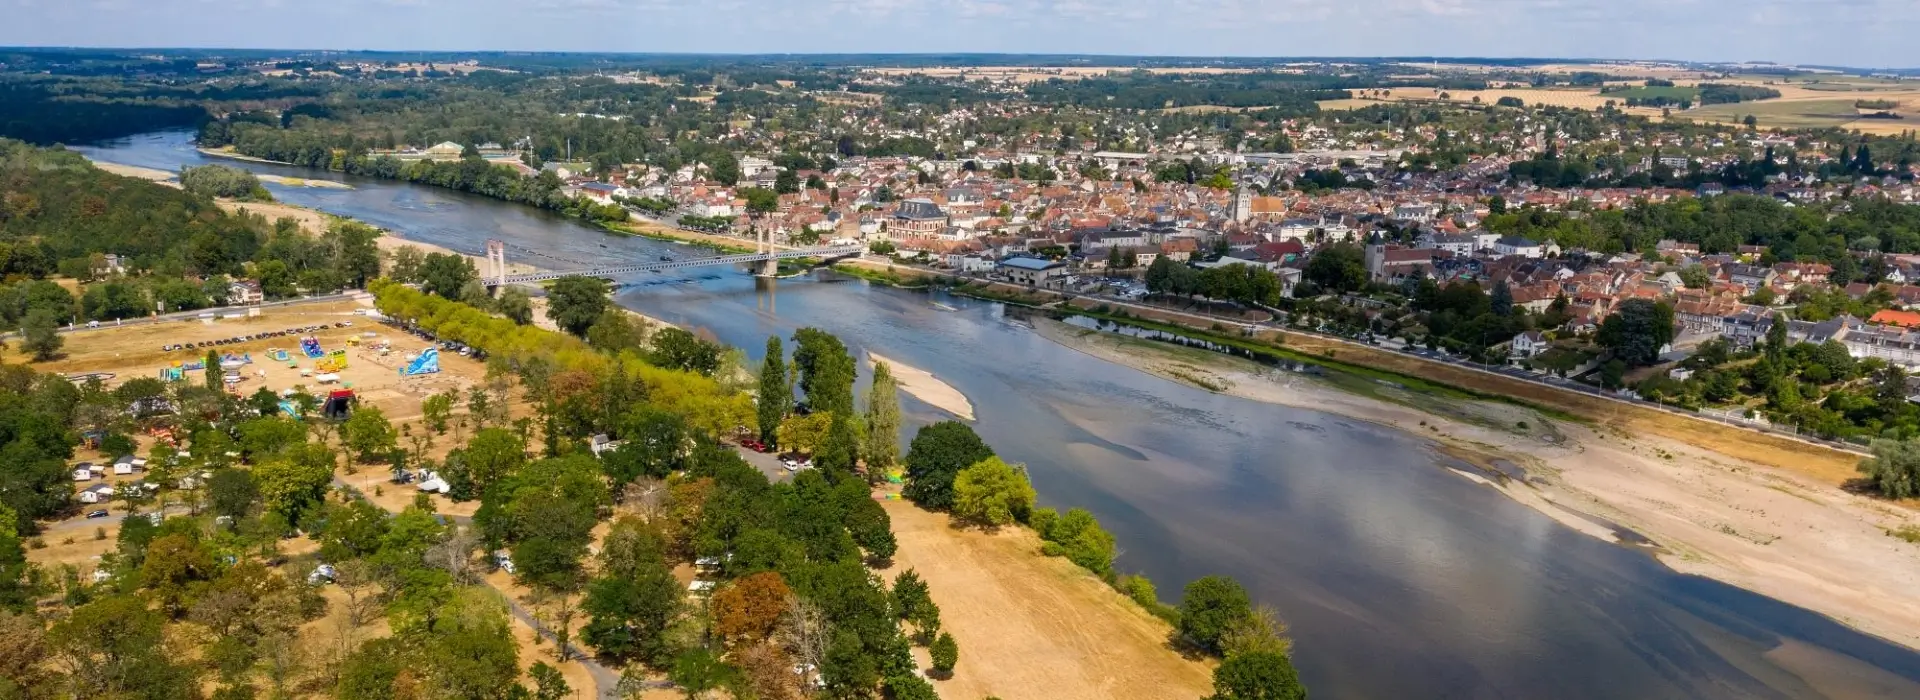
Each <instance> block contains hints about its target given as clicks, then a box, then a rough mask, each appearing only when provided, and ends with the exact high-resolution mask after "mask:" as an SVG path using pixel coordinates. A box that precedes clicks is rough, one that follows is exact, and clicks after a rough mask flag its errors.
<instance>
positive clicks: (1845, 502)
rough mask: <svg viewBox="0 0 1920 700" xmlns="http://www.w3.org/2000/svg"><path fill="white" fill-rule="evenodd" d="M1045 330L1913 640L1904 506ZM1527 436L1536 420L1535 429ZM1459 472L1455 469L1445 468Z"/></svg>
mask: <svg viewBox="0 0 1920 700" xmlns="http://www.w3.org/2000/svg"><path fill="white" fill-rule="evenodd" d="M1036 329H1037V331H1038V332H1039V333H1040V334H1041V335H1042V336H1044V337H1047V338H1050V339H1052V340H1055V341H1057V342H1060V343H1062V344H1063V345H1066V346H1068V347H1071V348H1074V349H1077V350H1080V351H1082V352H1085V353H1087V354H1089V355H1093V356H1095V357H1099V358H1101V359H1105V360H1108V361H1111V362H1116V363H1119V364H1124V365H1127V366H1130V367H1134V368H1136V369H1139V370H1142V371H1145V372H1149V373H1152V374H1155V375H1159V376H1162V377H1165V378H1168V379H1171V380H1174V381H1180V382H1184V383H1189V384H1194V383H1198V382H1196V378H1198V379H1199V380H1200V381H1204V382H1205V384H1206V385H1209V387H1223V388H1221V389H1218V390H1219V391H1221V392H1222V393H1227V394H1232V395H1234V396H1240V397H1243V398H1247V399H1252V400H1255V401H1265V402H1268V403H1274V404H1281V405H1287V406H1296V407H1300V408H1308V409H1312V410H1316V411H1325V412H1328V413H1334V414H1339V415H1343V416H1348V417H1352V418H1357V419H1360V420H1366V421H1370V422H1373V423H1378V424H1381V425H1387V426H1391V427H1395V428H1399V429H1401V430H1405V431H1408V432H1412V433H1418V434H1420V435H1421V436H1423V437H1426V438H1429V439H1432V440H1434V441H1435V443H1436V444H1435V447H1436V451H1438V452H1442V453H1445V454H1447V455H1451V456H1456V457H1464V458H1466V459H1467V460H1468V461H1479V462H1485V461H1486V460H1487V459H1489V458H1497V459H1505V460H1509V461H1511V462H1513V463H1515V464H1518V465H1520V466H1522V467H1524V468H1525V469H1526V470H1527V472H1528V473H1529V474H1530V475H1532V476H1533V477H1534V478H1533V479H1531V480H1530V483H1525V484H1521V483H1516V482H1512V481H1504V482H1503V483H1495V480H1491V479H1486V478H1484V477H1481V476H1480V475H1472V477H1477V478H1475V480H1476V481H1478V482H1481V483H1485V484H1486V485H1487V486H1488V487H1489V488H1497V489H1500V490H1501V491H1502V492H1503V493H1506V494H1507V495H1509V496H1511V497H1513V498H1514V499H1515V500H1518V501H1520V502H1521V503H1524V504H1527V505H1529V506H1531V507H1533V508H1535V509H1537V510H1539V511H1540V512H1542V513H1544V514H1546V515H1548V516H1550V517H1552V518H1554V519H1555V520H1557V521H1559V522H1561V523H1564V524H1566V525H1568V526H1569V527H1573V528H1575V529H1577V530H1580V531H1581V532H1585V533H1588V534H1591V535H1594V536H1596V537H1602V538H1608V539H1611V538H1612V532H1611V531H1610V530H1609V529H1607V528H1605V527H1602V526H1599V525H1597V524H1595V523H1593V522H1591V521H1589V520H1586V519H1584V518H1582V517H1580V516H1578V515H1575V514H1573V513H1570V512H1569V511H1568V509H1571V510H1575V511H1579V512H1582V513H1588V514H1591V515H1594V516H1598V517H1601V518H1604V519H1606V520H1608V521H1611V522H1614V523H1618V524H1619V525H1621V526H1623V527H1626V528H1628V529H1631V530H1633V531H1635V532H1638V533H1639V534H1641V535H1644V536H1646V537H1647V538H1649V539H1651V540H1653V541H1654V542H1655V543H1657V544H1658V545H1659V547H1660V549H1661V550H1664V551H1662V552H1661V553H1660V555H1659V558H1660V560H1661V561H1663V562H1665V563H1666V564H1667V565H1668V566H1671V567H1673V568H1674V569H1675V570H1678V571H1681V572H1684V573H1690V574H1697V575H1701V576H1706V577H1709V578H1713V579H1716V580H1720V581H1724V582H1726V583H1729V584H1732V585H1736V586H1740V587H1742V588H1745V589H1748V590H1751V591H1754V592H1756V593H1760V594H1762V595H1766V596H1768V597H1771V598H1775V599H1777V600H1781V601H1784V602H1787V603H1790V604H1793V605H1797V606H1800V607H1803V608H1806V609H1809V610H1813V611H1816V612H1819V613H1821V614H1824V615H1827V616H1829V617H1832V618H1834V619H1835V620H1838V621H1840V622H1841V623H1843V624H1846V625H1848V626H1851V627H1854V628H1856V629H1859V630H1862V631H1864V632H1867V633H1869V634H1874V635H1877V636H1880V637H1883V638H1886V639H1888V640H1892V641H1894V642H1896V643H1899V644H1902V645H1905V646H1908V647H1914V648H1920V586H1917V585H1915V582H1916V581H1920V545H1914V544H1910V543H1907V542H1904V541H1902V540H1899V539H1897V538H1894V537H1890V536H1888V534H1887V531H1888V530H1891V529H1895V528H1898V527H1901V526H1904V525H1913V524H1916V523H1920V516H1916V514H1915V513H1914V512H1913V511H1911V510H1909V509H1906V508H1902V507H1899V506H1895V505H1891V504H1888V503H1885V502H1881V501H1877V500H1874V499H1871V498H1866V497H1862V496H1856V495H1853V494H1850V493H1847V492H1845V491H1842V490H1840V489H1839V488H1836V487H1834V486H1832V485H1831V484H1827V483H1821V482H1818V481H1816V480H1814V479H1812V478H1809V477H1807V476H1805V475H1801V474H1794V473H1789V472H1786V471H1783V470H1780V469H1774V468H1770V467H1764V466H1760V465H1755V464H1751V463H1748V462H1744V461H1740V460H1735V459H1731V458H1728V457H1726V456H1724V455H1721V454H1718V453H1715V452H1710V451H1706V450H1702V449H1699V448H1696V447H1693V446H1690V445H1686V444H1682V443H1679V442H1676V441H1672V440H1666V439H1661V438H1651V437H1645V436H1629V435H1622V434H1612V433H1610V432H1608V433H1603V432H1597V431H1595V430H1593V429H1590V428H1588V427H1586V426H1584V425H1580V424H1574V423H1566V422H1560V421H1554V422H1553V424H1552V425H1553V427H1554V428H1556V429H1557V430H1558V432H1559V433H1560V435H1561V437H1562V440H1561V441H1560V442H1559V444H1551V443H1548V442H1545V441H1543V440H1541V439H1540V438H1539V437H1536V436H1534V435H1525V434H1520V433H1519V432H1518V431H1511V430H1503V429H1498V428H1492V427H1487V425H1483V424H1481V423H1486V424H1490V425H1515V424H1516V423H1517V422H1518V421H1522V420H1524V421H1529V422H1530V423H1531V424H1532V425H1535V426H1538V425H1541V424H1542V423H1540V422H1539V421H1545V420H1546V419H1544V418H1542V417H1540V416H1539V415H1537V414H1535V413H1533V412H1532V411H1528V410H1526V409H1521V408H1517V407H1510V406H1504V405H1491V404H1475V405H1474V406H1473V407H1472V408H1473V410H1474V411H1476V412H1479V413H1482V414H1484V415H1486V416H1488V417H1490V418H1493V419H1494V420H1488V421H1477V422H1473V423H1469V422H1465V421H1462V420H1454V419H1450V418H1446V417H1441V416H1437V415H1435V414H1432V413H1428V412H1425V411H1421V410H1418V409H1414V408H1411V407H1408V406H1403V405H1400V404H1396V403H1390V402H1387V401H1384V400H1379V399H1374V398H1370V397H1363V396H1359V395H1355V394H1350V393H1347V392H1344V391H1340V390H1337V389H1333V388H1331V387H1329V386H1326V385H1325V384H1323V383H1320V382H1318V381H1315V380H1312V379H1309V378H1305V377H1302V376H1300V375H1293V374H1289V373H1284V372H1276V371H1274V370H1271V369H1269V368H1266V367H1264V366H1262V365H1259V364H1257V363H1254V362H1251V361H1247V360H1241V359H1237V358H1231V357H1226V356H1221V355H1214V354H1211V353H1206V352H1205V351H1200V350H1188V349H1185V348H1176V347H1171V346H1161V345H1156V344H1150V343H1148V342H1146V341H1133V340H1131V339H1122V338H1119V337H1117V336H1113V335H1109V334H1100V333H1094V332H1092V331H1083V330H1082V329H1077V328H1073V327H1070V326H1066V325H1065V324H1060V323H1057V322H1054V321H1050V320H1045V319H1042V320H1040V321H1039V322H1037V325H1036ZM1536 435H1537V433H1536ZM1456 472H1457V473H1460V474H1462V475H1463V476H1466V475H1468V473H1467V472H1465V471H1461V470H1456Z"/></svg>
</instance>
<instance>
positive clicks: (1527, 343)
mask: <svg viewBox="0 0 1920 700" xmlns="http://www.w3.org/2000/svg"><path fill="white" fill-rule="evenodd" d="M1548 347H1551V346H1550V345H1549V344H1548V343H1547V337H1546V336H1544V335H1541V334H1540V331H1527V332H1525V333H1521V334H1520V335H1516V336H1514V337H1513V342H1512V343H1510V344H1508V346H1507V356H1508V357H1511V358H1513V359H1516V360H1530V359H1533V358H1535V357H1539V356H1540V353H1543V352H1546V351H1547V348H1548Z"/></svg>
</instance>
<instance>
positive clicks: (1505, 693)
mask: <svg viewBox="0 0 1920 700" xmlns="http://www.w3.org/2000/svg"><path fill="white" fill-rule="evenodd" d="M90 152H91V153H93V154H94V155H96V156H98V157H100V158H102V159H104V160H111V161H115V162H122V163H127V164H130V165H140V166H145V167H153V168H161V169H167V170H177V169H178V168H179V167H180V166H181V165H183V164H189V165H190V164H197V163H200V162H205V161H206V160H207V159H205V158H204V157H202V156H200V155H199V154H197V153H195V152H193V151H192V150H191V148H189V147H188V146H187V144H186V142H185V138H184V137H183V136H181V135H175V134H168V135H154V136H147V137H140V138H137V139H132V140H129V141H127V142H124V143H121V144H116V145H111V146H107V147H102V148H96V149H90ZM245 167H249V168H254V169H260V170H262V171H270V172H275V173H280V174H287V175H298V176H301V177H315V176H316V174H315V173H313V172H311V171H306V170H303V169H295V168H277V167H271V166H259V165H253V164H247V165H246V166H245ZM332 177H335V178H336V179H343V180H345V181H347V182H349V183H351V184H353V185H354V186H355V189H352V190H323V189H308V188H287V187H280V186H272V185H270V186H269V188H270V189H272V190H273V192H274V194H275V196H276V197H278V198H280V199H281V200H282V201H286V202H289V203H293V204H301V205H307V206H314V207H317V208H320V209H323V210H326V211H329V212H332V213H335V214H340V215H344V216H351V217H355V218H359V219H363V220H366V221H369V222H371V223H374V224H375V225H379V226H381V227H384V228H388V229H390V230H393V231H395V232H397V233H398V234H399V235H401V236H402V237H406V238H411V239H416V240H422V241H426V242H430V243H435V244H438V245H444V246H447V247H449V248H454V249H456V250H462V251H467V252H476V253H477V252H479V251H480V250H481V247H482V245H483V242H484V240H485V239H487V238H500V239H503V240H506V241H507V242H508V243H510V244H513V245H514V246H516V247H517V248H516V250H527V251H537V252H539V253H541V254H544V255H546V256H552V257H553V258H555V259H571V260H600V259H619V258H631V259H648V258H650V257H652V256H655V255H658V254H662V253H663V252H671V253H675V254H678V255H687V254H691V253H690V252H689V250H688V249H686V248H684V247H678V246H672V245H669V244H664V243H659V242H655V241H647V240H642V239H623V238H617V237H612V236H607V235H604V234H601V233H599V232H596V231H594V230H591V229H588V228H585V227H583V226H579V225H576V224H574V223H573V222H570V221H567V220H564V219H561V218H558V217H555V216H552V215H549V214H545V213H542V212H537V211H533V210H531V209H528V208H526V207H521V206H515V205H508V204H504V203H500V202H494V201H490V200H485V199H480V198H477V197H471V196H467V195H462V194H459V193H453V192H448V191H443V190H435V189H430V188H424V187H415V186H411V185H405V184H400V183H392V182H378V181H368V180H361V179H356V178H342V177H340V176H337V175H336V176H332ZM603 246H604V247H603ZM514 255H515V256H516V257H520V258H522V259H523V261H525V262H529V263H532V264H535V265H540V266H543V267H558V266H560V264H559V263H554V262H551V261H542V260H539V259H537V258H534V257H528V256H522V255H521V254H520V253H518V252H516V253H514ZM530 255H531V254H529V256H530ZM631 283H632V286H628V287H625V288H623V289H622V291H621V292H620V293H619V295H618V299H619V301H620V303H622V304H623V305H627V306H630V307H632V308H635V309H638V310H641V311H643V312H645V313H648V314H651V315H654V316H657V317H661V318H664V319H667V320H669V321H672V322H675V323H679V324H682V325H685V326H688V327H698V328H705V329H707V330H709V331H711V332H712V333H714V334H715V336H717V337H718V338H719V339H720V340H722V341H724V342H726V343H729V344H732V345H735V346H738V347H741V348H745V349H746V351H747V352H749V353H750V354H754V355H757V354H758V353H759V352H760V351H761V349H762V347H763V346H764V344H765V341H766V338H767V336H768V335H780V336H782V337H791V336H792V334H793V331H794V330H795V329H797V328H800V327H804V326H817V327H820V328H823V329H826V330H828V331H831V332H833V333H835V334H837V335H839V336H840V337H841V338H842V339H844V340H845V341H846V342H847V344H848V345H849V346H850V347H853V348H854V349H855V351H856V352H861V351H864V350H865V349H869V348H870V349H872V350H873V351H875V352H879V353H881V354H883V355H886V356H888V357H892V358H897V359H898V360H899V361H901V362H904V363H907V364H910V365H913V366H915V367H918V368H921V369H924V370H927V371H929V372H932V373H933V374H935V375H937V376H938V377H939V378H941V379H942V380H944V381H946V382H947V383H949V384H951V385H953V386H954V387H955V388H957V389H959V390H960V391H961V392H963V393H965V394H966V395H967V397H968V398H969V399H970V400H972V401H973V403H974V405H975V408H976V413H977V414H978V415H979V421H978V423H977V424H976V427H977V429H978V430H979V432H980V433H981V435H982V436H983V437H985V438H986V439H987V440H988V442H990V443H992V444H993V445H994V446H995V448H996V449H997V450H998V451H1000V452H1001V454H1002V455H1003V456H1005V457H1006V458H1008V459H1009V460H1013V461H1020V462H1025V463H1027V464H1028V466H1029V467H1030V471H1031V473H1032V475H1033V478H1034V482H1035V486H1036V488H1038V490H1039V492H1040V494H1041V500H1042V501H1043V502H1044V503H1045V504H1047V505H1051V506H1057V507H1082V508H1086V509H1088V510H1091V511H1092V512H1093V513H1094V514H1096V515H1097V516H1099V518H1100V520H1101V521H1102V522H1103V523H1104V524H1106V525H1107V527H1108V528H1109V529H1110V530H1112V531H1113V533H1114V534H1115V535H1116V536H1117V537H1118V538H1119V541H1120V543H1121V548H1122V553H1121V556H1120V558H1119V568H1121V569H1123V570H1126V571H1133V572H1143V573H1145V574H1147V575H1149V576H1151V577H1152V578H1153V579H1154V580H1155V581H1156V582H1157V583H1158V584H1159V585H1160V591H1161V596H1162V597H1163V598H1166V599H1169V600H1172V599H1177V598H1178V595H1179V587H1180V586H1181V585H1184V584H1185V583H1186V582H1187V581H1190V580H1192V579H1193V578H1194V577H1197V576H1200V575H1204V574H1208V573H1222V574H1228V575H1232V576H1235V577H1237V578H1239V579H1240V580H1241V581H1242V582H1244V583H1245V584H1246V585H1247V587H1248V588H1249V589H1250V590H1251V591H1252V592H1253V594H1254V596H1255V598H1256V599H1257V600H1259V601H1261V602H1265V603H1270V604H1273V605H1275V606H1276V607H1278V608H1279V610H1280V611H1281V613H1282V614H1283V616H1284V617H1285V618H1286V620H1287V621H1288V622H1289V623H1290V624H1291V625H1292V627H1293V634H1294V635H1295V637H1296V638H1297V639H1298V642H1299V643H1298V650H1297V652H1296V660H1297V663H1298V665H1299V667H1300V669H1301V672H1302V674H1303V676H1304V677H1305V679H1306V681H1307V682H1308V683H1309V685H1310V686H1311V687H1312V690H1313V695H1314V696H1315V697H1318V698H1817V697H1873V696H1880V697H1904V698H1916V697H1920V684H1917V683H1916V680H1920V655H1916V654H1914V653H1913V652H1911V651H1909V650H1906V649H1903V648H1900V647H1897V646H1894V645H1891V644H1888V643H1885V642H1883V641H1881V640H1878V639H1876V638H1872V637H1868V636H1865V635H1861V634H1859V633H1856V632H1853V631H1851V630H1848V629H1846V628H1845V627H1842V626H1840V625H1838V624H1836V623H1834V622H1832V621H1830V620H1828V619H1826V618H1824V617H1822V616H1819V615H1815V614H1813V613H1810V612H1807V611H1805V610H1801V609H1799V608H1795V607H1792V606H1788V605H1784V604H1781V603H1779V602H1777V601H1773V600H1771V599H1768V598H1764V597H1761V596H1757V595H1753V594H1751V593H1747V592H1745V591H1742V590H1739V589H1736V588H1733V587H1730V586H1726V585H1722V584H1719V583H1716V582H1713V581H1710V580H1706V579H1700V578H1697V577H1692V576H1683V575H1680V574H1676V573H1674V572H1673V571H1671V570H1670V569H1667V568H1666V567H1664V566H1662V565H1660V564H1659V563H1658V562H1655V561H1653V560H1651V559H1650V558H1648V557H1647V556H1644V555H1643V554H1641V553H1639V552H1637V551H1634V550H1632V549H1629V548H1626V547H1621V546H1617V545H1613V544H1609V543H1605V542H1601V541H1599V540H1595V539H1592V538H1589V537H1587V536H1584V535H1581V534H1578V533H1575V532H1574V531H1572V530H1569V529H1567V528H1565V527H1562V526H1560V525H1559V524H1557V523H1555V522H1554V521H1553V520H1551V519H1549V518H1547V517H1545V516H1542V515H1540V514H1538V513H1535V512H1533V511H1531V510H1529V509H1527V508H1526V507H1524V506H1521V505H1519V504H1516V503H1514V502H1512V501H1510V500H1508V499H1507V498H1505V497H1503V496H1500V495H1499V494H1497V493H1496V492H1494V491H1492V490H1490V489H1488V488H1486V487H1483V486H1479V485H1476V484H1474V483H1472V482H1469V481H1467V480H1465V479H1462V478H1460V477H1458V476H1456V475H1454V474H1452V473H1450V472H1449V471H1447V470H1446V469H1444V468H1441V467H1440V466H1439V465H1438V460H1437V459H1436V457H1435V456H1434V455H1433V454H1432V453H1431V451H1430V450H1429V449H1428V446H1427V445H1426V444H1425V443H1423V442H1422V441H1420V440H1419V439H1418V438H1416V437H1413V436H1410V435H1406V434H1403V433H1399V432H1397V431H1392V430H1388V429H1384V428H1380V427H1377V426H1374V425H1371V424H1368V423H1363V422H1358V421H1352V420H1347V419H1344V418H1340V417H1337V416H1332V415H1327V414H1321V413H1316V412H1313V411H1307V410H1301V409H1294V408H1287V407H1280V406H1272V405H1267V404H1261V403H1255V402H1250V401H1245V400H1241V399H1237V398H1232V397H1226V396H1220V395H1216V394H1211V393H1208V392H1204V391H1200V390H1197V389H1194V388H1191V387H1187V386H1185V385H1182V384H1178V383H1174V382H1170V381H1165V380H1162V379H1159V378H1157V377H1153V376H1151V375H1147V374H1144V373H1141V372H1137V371H1134V370H1131V369H1129V368H1125V367H1120V366H1117V365H1113V364H1109V363H1106V362H1103V361H1099V360H1096V359H1094V358H1092V357H1089V356H1087V355H1084V354H1082V353H1079V352H1077V351H1075V350H1072V349H1070V348H1066V347H1063V346H1060V345H1058V344H1055V343H1052V342H1050V341H1048V340H1046V339H1044V338H1041V337H1040V336H1038V335H1036V334H1034V333H1033V332H1032V331H1031V330H1030V329H1029V328H1027V327H1026V326H1025V325H1023V324H1022V323H1021V322H1020V320H1019V319H1018V318H1009V317H1008V315H1007V313H1006V311H1005V310H1004V308H1003V307H1001V306H1000V305H998V304H990V303H983V302H976V301H972V300H968V299H960V298H949V297H946V296H944V295H942V296H939V297H937V298H936V297H931V296H929V295H928V294H926V293H920V292H908V291H901V290H894V289H887V288H881V287H874V286H870V285H868V284H866V283H865V282H862V281H858V280H846V279H841V278H838V277H837V276H833V275H831V274H821V275H817V276H814V277H809V278H801V279H795V280H782V281H779V282H777V283H773V284H771V285H770V284H768V283H766V282H764V281H756V280H755V279H754V278H752V277H750V276H747V275H744V274H741V273H740V272H739V271H736V270H730V269H724V268H704V269H697V270H691V271H686V272H683V273H677V274H666V275H652V276H649V277H642V278H640V279H636V280H632V281H631ZM936 300H937V301H938V302H939V304H940V305H938V306H936V305H935V303H934V301H936ZM863 381H864V380H863ZM903 403H904V408H905V409H906V414H907V417H908V419H909V423H910V425H909V426H908V428H909V430H910V429H912V428H913V427H914V426H917V425H920V424H924V423H926V422H930V421H933V420H939V419H941V418H942V417H943V416H942V415H941V414H940V413H939V412H938V411H937V410H936V409H933V408H932V407H929V406H926V405H924V404H920V403H918V402H916V401H913V400H912V399H911V398H908V397H903Z"/></svg>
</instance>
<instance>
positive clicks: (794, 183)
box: [773, 168, 800, 194]
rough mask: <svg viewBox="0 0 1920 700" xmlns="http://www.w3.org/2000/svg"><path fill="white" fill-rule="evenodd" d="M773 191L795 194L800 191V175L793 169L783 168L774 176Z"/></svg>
mask: <svg viewBox="0 0 1920 700" xmlns="http://www.w3.org/2000/svg"><path fill="white" fill-rule="evenodd" d="M773 191H774V192H775V193H778V194H793V193H795V192H799V191H800V176H799V175H798V174H796V173H794V172H793V171H792V170H787V169H784V168H783V169H781V170H780V174H778V175H775V176H773Z"/></svg>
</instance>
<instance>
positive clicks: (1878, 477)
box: [1859, 439, 1920, 499]
mask: <svg viewBox="0 0 1920 700" xmlns="http://www.w3.org/2000/svg"><path fill="white" fill-rule="evenodd" d="M1872 450H1873V456H1872V457H1868V458H1865V459H1862V460H1860V465H1859V470H1860V473H1861V474H1865V475H1866V477H1867V481H1868V482H1869V483H1871V484H1872V485H1873V487H1874V489H1875V490H1878V491H1879V492H1880V495H1881V496H1885V497H1887V498H1892V499H1902V498H1913V497H1915V496H1920V439H1913V440H1874V441H1873V445H1872Z"/></svg>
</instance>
